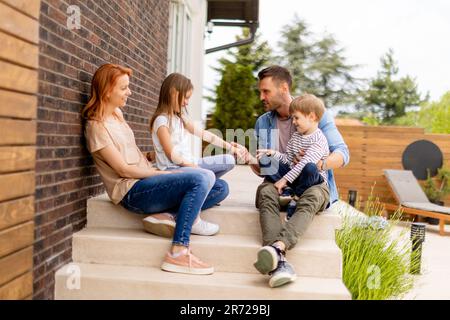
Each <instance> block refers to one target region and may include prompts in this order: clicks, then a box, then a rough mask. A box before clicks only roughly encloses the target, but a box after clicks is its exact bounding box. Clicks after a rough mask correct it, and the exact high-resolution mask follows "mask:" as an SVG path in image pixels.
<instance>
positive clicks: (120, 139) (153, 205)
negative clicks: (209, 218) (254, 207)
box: [83, 64, 228, 274]
mask: <svg viewBox="0 0 450 320" xmlns="http://www.w3.org/2000/svg"><path fill="white" fill-rule="evenodd" d="M131 74H132V72H131V70H130V69H128V68H124V67H122V66H119V65H114V64H106V65H103V66H102V67H100V68H99V69H98V70H97V71H96V72H95V74H94V77H93V79H92V86H91V98H90V100H89V102H88V104H87V105H86V107H85V108H84V109H83V117H84V118H85V119H86V120H87V121H86V128H85V136H86V142H87V147H88V150H89V151H90V152H91V154H92V157H93V160H94V163H95V165H96V168H97V171H98V173H99V174H100V177H101V178H102V181H103V184H104V186H105V188H106V191H107V193H108V195H109V197H110V199H111V201H112V202H113V203H114V204H117V205H119V204H120V205H122V206H123V207H125V208H126V209H128V210H131V211H133V212H135V213H138V214H143V215H144V214H146V215H148V214H150V216H149V217H147V218H146V220H147V219H148V221H147V225H148V226H150V229H151V231H152V232H153V233H155V234H158V235H162V236H167V235H171V236H173V240H172V246H171V248H170V251H169V252H168V253H167V254H166V256H165V258H164V262H163V264H162V265H161V268H162V269H163V270H165V271H171V272H181V273H191V274H211V273H213V271H214V268H213V267H212V266H210V265H208V264H207V263H205V262H202V261H201V260H200V259H198V258H197V257H195V256H194V255H193V254H192V253H191V251H190V249H189V242H190V235H191V232H192V226H193V223H194V221H195V219H196V218H197V216H198V213H199V212H200V210H204V209H207V208H209V207H212V206H213V205H214V204H216V203H217V202H219V201H222V200H223V199H224V197H225V196H226V195H227V194H228V189H223V190H217V189H216V190H212V189H211V183H210V180H209V178H208V177H207V176H206V175H205V174H203V173H202V172H199V171H194V170H192V171H190V172H182V171H177V170H175V171H160V170H156V169H155V168H153V167H152V164H151V163H150V162H149V161H148V160H147V159H146V157H145V156H144V155H143V154H142V152H141V151H140V150H139V148H138V146H137V145H136V141H135V139H134V134H133V131H132V130H131V128H130V127H129V126H128V124H127V122H126V121H125V119H124V117H123V114H122V111H121V109H123V108H124V107H125V105H126V103H127V99H128V97H129V96H130V95H131V91H130V89H129V82H130V77H131ZM170 210H175V211H176V214H177V220H176V223H175V221H174V219H173V217H172V216H171V215H169V214H164V213H161V212H168V211H170ZM149 250H151V248H149Z"/></svg>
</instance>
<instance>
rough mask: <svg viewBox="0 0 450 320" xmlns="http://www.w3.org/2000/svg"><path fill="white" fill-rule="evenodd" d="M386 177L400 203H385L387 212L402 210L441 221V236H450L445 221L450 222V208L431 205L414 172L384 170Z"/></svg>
mask: <svg viewBox="0 0 450 320" xmlns="http://www.w3.org/2000/svg"><path fill="white" fill-rule="evenodd" d="M384 175H385V177H386V179H387V181H388V184H389V186H390V187H391V190H392V193H393V195H394V198H395V199H396V200H397V203H398V204H389V203H385V204H384V205H385V208H386V210H391V211H395V210H397V209H402V210H403V212H404V213H407V214H411V215H417V216H423V217H429V218H436V219H439V234H440V235H441V236H443V235H450V233H448V232H445V229H444V227H445V221H450V207H444V206H439V205H436V204H434V203H431V202H430V201H429V200H428V198H427V196H426V195H425V193H424V192H423V190H422V188H421V187H420V185H419V182H418V181H417V179H416V177H414V174H413V173H412V171H409V170H384Z"/></svg>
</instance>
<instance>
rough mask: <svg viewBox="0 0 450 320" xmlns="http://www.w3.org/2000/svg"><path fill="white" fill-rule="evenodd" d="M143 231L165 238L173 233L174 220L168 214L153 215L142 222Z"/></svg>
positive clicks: (170, 236)
mask: <svg viewBox="0 0 450 320" xmlns="http://www.w3.org/2000/svg"><path fill="white" fill-rule="evenodd" d="M142 223H143V224H144V229H145V231H147V232H149V233H152V234H156V235H158V236H161V237H165V238H172V237H173V234H174V233H175V225H176V222H175V219H174V217H173V215H171V214H170V213H155V214H152V215H150V216H148V217H147V218H145V219H143V220H142Z"/></svg>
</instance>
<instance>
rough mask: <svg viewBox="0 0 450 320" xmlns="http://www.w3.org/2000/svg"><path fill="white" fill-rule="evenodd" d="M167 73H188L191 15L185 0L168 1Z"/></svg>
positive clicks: (187, 74)
mask: <svg viewBox="0 0 450 320" xmlns="http://www.w3.org/2000/svg"><path fill="white" fill-rule="evenodd" d="M169 19H170V20H169V48H168V49H169V50H168V59H167V71H168V73H172V72H178V73H182V74H184V75H186V76H189V75H190V67H191V66H190V60H191V42H192V39H191V34H192V15H191V11H190V9H189V6H188V4H187V3H186V1H185V0H171V1H170V15H169Z"/></svg>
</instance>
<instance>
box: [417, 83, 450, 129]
mask: <svg viewBox="0 0 450 320" xmlns="http://www.w3.org/2000/svg"><path fill="white" fill-rule="evenodd" d="M419 124H420V126H421V127H423V128H425V129H426V130H427V131H429V132H432V133H447V134H450V91H449V92H447V93H446V94H444V95H443V96H442V98H441V100H440V101H437V102H431V103H426V104H424V105H423V106H422V108H421V110H420V111H419Z"/></svg>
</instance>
